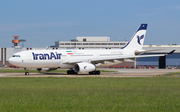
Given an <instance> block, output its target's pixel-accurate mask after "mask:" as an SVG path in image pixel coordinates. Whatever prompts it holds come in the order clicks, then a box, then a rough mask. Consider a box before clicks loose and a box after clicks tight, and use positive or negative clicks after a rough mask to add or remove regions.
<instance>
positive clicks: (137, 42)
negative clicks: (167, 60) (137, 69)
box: [122, 24, 147, 50]
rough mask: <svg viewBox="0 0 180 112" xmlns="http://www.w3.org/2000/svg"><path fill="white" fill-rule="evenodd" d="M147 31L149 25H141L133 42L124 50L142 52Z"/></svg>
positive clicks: (132, 39)
mask: <svg viewBox="0 0 180 112" xmlns="http://www.w3.org/2000/svg"><path fill="white" fill-rule="evenodd" d="M146 29H147V24H141V26H140V27H139V28H138V30H137V31H136V32H135V34H134V35H133V37H132V38H131V40H130V41H129V42H128V43H127V44H126V45H125V46H124V47H123V48H122V49H129V48H131V49H132V48H133V49H136V50H141V49H142V47H143V44H144V39H145V34H146Z"/></svg>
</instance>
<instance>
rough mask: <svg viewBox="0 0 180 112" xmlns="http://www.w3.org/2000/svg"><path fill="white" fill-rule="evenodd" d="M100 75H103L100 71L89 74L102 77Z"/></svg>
mask: <svg viewBox="0 0 180 112" xmlns="http://www.w3.org/2000/svg"><path fill="white" fill-rule="evenodd" d="M100 74H101V72H100V71H99V70H97V71H92V72H89V75H100Z"/></svg>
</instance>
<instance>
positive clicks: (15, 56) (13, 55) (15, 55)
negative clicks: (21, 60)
mask: <svg viewBox="0 0 180 112" xmlns="http://www.w3.org/2000/svg"><path fill="white" fill-rule="evenodd" d="M12 57H21V56H20V55H13V56H12Z"/></svg>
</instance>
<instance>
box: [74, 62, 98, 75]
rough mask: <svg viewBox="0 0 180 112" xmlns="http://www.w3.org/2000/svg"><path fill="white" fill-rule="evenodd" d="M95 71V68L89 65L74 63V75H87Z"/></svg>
mask: <svg viewBox="0 0 180 112" xmlns="http://www.w3.org/2000/svg"><path fill="white" fill-rule="evenodd" d="M95 70H96V66H95V65H93V64H91V63H76V64H75V65H74V71H75V72H76V73H88V72H91V71H95Z"/></svg>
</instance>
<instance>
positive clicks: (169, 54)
mask: <svg viewBox="0 0 180 112" xmlns="http://www.w3.org/2000/svg"><path fill="white" fill-rule="evenodd" d="M174 52H175V50H172V51H171V52H169V53H167V54H166V55H170V54H173V53H174Z"/></svg>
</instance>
